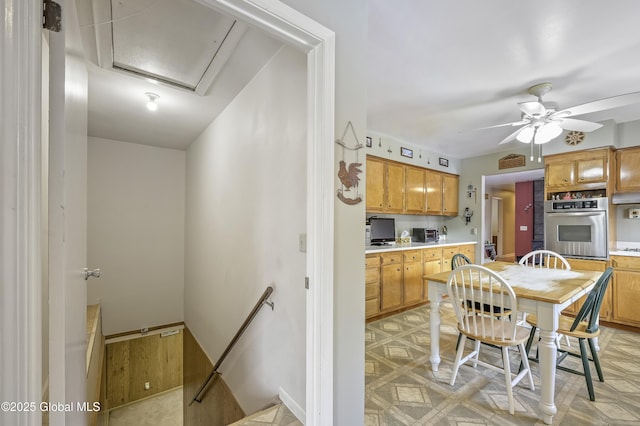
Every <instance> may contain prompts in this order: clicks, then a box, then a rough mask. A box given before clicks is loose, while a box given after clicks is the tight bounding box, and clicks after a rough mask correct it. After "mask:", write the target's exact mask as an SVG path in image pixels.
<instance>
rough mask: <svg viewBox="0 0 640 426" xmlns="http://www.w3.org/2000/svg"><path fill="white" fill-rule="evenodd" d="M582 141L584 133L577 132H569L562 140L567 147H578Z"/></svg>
mask: <svg viewBox="0 0 640 426" xmlns="http://www.w3.org/2000/svg"><path fill="white" fill-rule="evenodd" d="M583 140H584V132H579V131H577V130H572V131H570V132H569V133H567V136H565V138H564V141H565V143H566V144H567V145H578V144H580V143H582V141H583Z"/></svg>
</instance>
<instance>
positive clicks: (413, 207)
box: [404, 166, 427, 214]
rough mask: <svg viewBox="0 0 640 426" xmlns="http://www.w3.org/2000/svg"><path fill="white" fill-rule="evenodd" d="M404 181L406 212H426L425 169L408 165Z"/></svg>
mask: <svg viewBox="0 0 640 426" xmlns="http://www.w3.org/2000/svg"><path fill="white" fill-rule="evenodd" d="M404 182H405V183H404V195H405V212H406V213H410V214H424V213H425V212H426V211H427V199H426V195H425V193H426V191H425V169H421V168H419V167H411V166H407V167H406V170H405V181H404Z"/></svg>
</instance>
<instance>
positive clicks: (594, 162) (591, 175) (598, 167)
mask: <svg viewBox="0 0 640 426" xmlns="http://www.w3.org/2000/svg"><path fill="white" fill-rule="evenodd" d="M576 171H577V176H576V179H575V184H577V185H580V184H583V183H595V182H606V181H607V177H608V176H607V175H608V173H607V159H606V157H602V158H593V159H587V160H578V161H577V163H576Z"/></svg>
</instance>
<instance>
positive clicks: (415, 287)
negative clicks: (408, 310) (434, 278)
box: [404, 262, 422, 306]
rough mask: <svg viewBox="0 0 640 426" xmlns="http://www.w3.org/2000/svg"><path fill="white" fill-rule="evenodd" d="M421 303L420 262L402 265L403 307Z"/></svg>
mask: <svg viewBox="0 0 640 426" xmlns="http://www.w3.org/2000/svg"><path fill="white" fill-rule="evenodd" d="M420 301H422V262H413V263H405V264H404V305H405V306H409V305H414V304H416V303H419V302H420Z"/></svg>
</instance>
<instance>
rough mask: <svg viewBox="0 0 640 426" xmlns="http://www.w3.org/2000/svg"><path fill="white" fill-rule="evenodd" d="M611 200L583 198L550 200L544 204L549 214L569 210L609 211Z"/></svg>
mask: <svg viewBox="0 0 640 426" xmlns="http://www.w3.org/2000/svg"><path fill="white" fill-rule="evenodd" d="M608 203H609V200H608V198H606V197H601V198H582V199H576V200H550V201H545V202H544V207H545V208H544V210H545V211H546V212H547V213H551V212H561V211H568V210H607V208H608Z"/></svg>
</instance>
